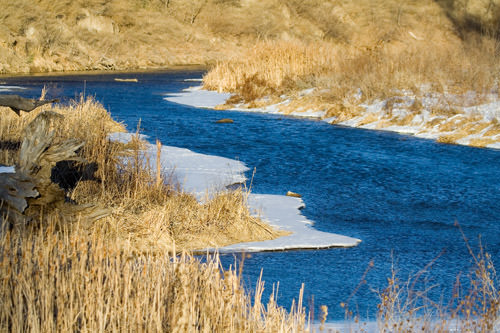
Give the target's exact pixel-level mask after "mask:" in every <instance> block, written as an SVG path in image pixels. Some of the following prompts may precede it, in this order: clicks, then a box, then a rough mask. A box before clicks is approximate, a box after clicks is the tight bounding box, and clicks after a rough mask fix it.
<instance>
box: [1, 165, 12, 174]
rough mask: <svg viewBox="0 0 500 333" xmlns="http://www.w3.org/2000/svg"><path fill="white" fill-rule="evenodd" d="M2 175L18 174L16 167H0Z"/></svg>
mask: <svg viewBox="0 0 500 333" xmlns="http://www.w3.org/2000/svg"><path fill="white" fill-rule="evenodd" d="M0 173H16V167H15V166H13V165H11V166H7V165H1V166H0Z"/></svg>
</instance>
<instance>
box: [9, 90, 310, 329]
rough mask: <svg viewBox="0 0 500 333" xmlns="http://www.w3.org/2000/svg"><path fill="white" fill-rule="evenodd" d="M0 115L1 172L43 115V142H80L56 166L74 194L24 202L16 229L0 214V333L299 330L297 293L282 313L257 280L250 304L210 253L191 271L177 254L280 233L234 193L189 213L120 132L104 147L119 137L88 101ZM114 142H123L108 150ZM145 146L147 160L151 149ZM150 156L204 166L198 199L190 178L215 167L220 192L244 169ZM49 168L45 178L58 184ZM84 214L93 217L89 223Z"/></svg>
mask: <svg viewBox="0 0 500 333" xmlns="http://www.w3.org/2000/svg"><path fill="white" fill-rule="evenodd" d="M6 89H8V90H12V89H19V88H18V87H9V88H6ZM0 113H1V114H2V117H0V138H1V141H2V154H1V163H2V164H7V165H11V164H15V163H16V149H19V146H20V145H23V144H17V143H18V142H20V141H23V140H24V139H25V136H29V133H25V128H29V124H31V122H32V121H39V119H41V118H43V117H48V118H47V119H49V120H50V132H49V133H47V136H49V137H51V138H53V143H54V144H58V143H61V144H64V142H66V141H65V140H68V139H70V140H77V141H78V140H81V141H82V142H83V143H84V145H83V147H82V148H81V150H79V151H78V152H77V153H78V161H79V164H72V163H68V164H67V165H66V168H68V170H66V171H64V172H65V173H64V175H66V176H68V175H69V176H68V178H65V179H63V180H65V181H70V180H71V179H72V177H76V184H73V185H72V186H71V185H69V184H66V183H65V184H66V185H65V186H64V189H65V194H66V196H67V198H68V200H63V201H64V202H59V201H58V202H52V201H51V200H50V198H46V200H48V201H46V202H45V203H44V204H43V203H42V204H36V203H35V201H32V200H30V199H27V202H28V208H27V209H26V210H24V211H23V213H24V216H25V217H26V223H17V222H16V223H14V222H12V221H11V220H10V219H9V215H8V214H7V215H2V232H1V233H0V254H1V255H0V257H1V258H2V264H1V265H0V276H1V277H2V280H3V282H4V283H3V284H2V287H1V288H0V295H1V297H0V298H1V300H2V301H1V304H2V306H1V311H0V327H1V328H2V330H19V331H73V330H82V329H83V330H89V331H98V330H123V329H124V328H125V329H132V330H139V331H140V330H144V329H146V330H167V331H176V330H179V331H187V330H190V329H192V328H193V327H195V328H196V329H197V330H198V329H199V330H209V331H225V330H230V331H256V330H269V331H276V330H282V329H286V330H304V329H305V326H306V315H305V313H304V308H303V306H302V295H301V294H300V295H299V297H298V303H297V306H294V307H293V308H291V309H290V311H289V312H286V311H285V310H284V309H283V308H281V307H279V306H278V305H277V304H276V302H275V301H273V299H271V300H270V301H269V302H267V303H263V302H262V299H261V297H262V290H263V288H264V285H263V282H262V281H258V282H257V288H259V290H260V292H256V293H255V294H254V296H255V297H251V296H250V295H249V293H248V292H247V291H246V290H245V289H244V287H243V283H242V281H241V272H239V271H238V270H237V269H236V268H234V269H228V270H222V271H221V268H220V267H221V266H222V264H221V262H220V259H219V257H218V256H217V255H214V256H211V257H208V258H207V259H206V261H205V262H204V263H201V262H200V260H199V259H195V258H193V257H192V256H191V255H189V254H186V252H185V250H186V249H190V248H199V247H201V246H221V245H224V244H232V243H234V242H239V241H240V242H241V241H244V240H251V239H257V240H262V239H266V238H274V237H277V236H279V235H280V234H281V233H280V232H276V231H275V230H273V229H272V228H271V227H269V226H267V225H266V224H265V223H263V222H261V220H260V219H258V218H255V217H252V216H250V214H249V212H248V208H247V206H246V200H245V194H244V193H242V191H241V190H236V191H231V192H229V191H225V192H220V191H216V192H213V193H212V196H211V197H205V200H204V201H203V202H202V203H200V202H198V200H196V198H195V197H194V196H193V195H192V194H189V193H186V192H183V191H182V190H180V189H178V188H176V184H177V183H180V184H181V185H186V184H187V183H182V181H175V180H174V179H173V178H169V176H170V175H171V174H172V173H162V171H164V170H163V169H162V168H161V165H160V167H158V168H157V169H155V170H156V171H157V173H156V174H155V175H154V176H153V173H152V172H151V170H150V169H149V164H148V163H149V162H150V161H148V158H147V156H146V155H147V153H148V151H147V149H146V150H144V148H145V145H146V144H145V142H143V141H141V140H140V139H139V136H137V137H135V136H133V135H129V134H126V133H121V134H118V138H115V139H117V140H114V141H113V140H109V139H108V136H109V135H110V133H112V132H115V131H117V130H118V131H123V130H124V128H123V126H122V125H121V124H118V123H116V122H115V121H114V120H112V119H111V117H110V115H109V113H108V112H107V111H106V110H105V109H104V108H103V107H102V105H100V104H99V103H97V102H95V101H94V100H92V99H83V98H82V99H80V100H77V101H73V102H71V103H70V105H69V106H61V105H52V106H44V107H42V108H40V109H39V110H36V111H32V112H31V113H29V114H25V113H23V114H22V115H21V116H20V117H19V116H17V115H16V114H15V113H14V112H12V111H11V110H10V109H8V108H3V107H2V108H0ZM44 119H45V118H44ZM27 126H28V127H27ZM124 136H125V137H127V139H128V140H121V142H118V141H120V140H118V139H122V138H123V137H124ZM23 142H24V141H23ZM16 147H17V148H16ZM152 148H153V151H151V153H152V154H155V156H156V154H157V153H158V150H157V149H158V148H157V147H156V146H155V147H152ZM47 152H48V153H47V156H48V157H47V158H49V159H50V158H51V153H54V152H53V151H52V150H51V148H50V147H49V149H48V150H47ZM162 152H166V153H167V154H168V155H172V158H174V156H175V154H177V157H180V159H181V160H182V161H184V162H185V163H187V162H193V158H194V159H195V160H196V161H197V162H199V165H203V164H205V165H207V163H208V165H210V166H211V168H212V169H207V168H205V169H204V171H205V172H204V173H203V172H202V174H204V175H206V174H207V171H208V173H212V175H211V176H210V175H209V176H208V178H206V177H204V176H203V175H202V177H201V178H198V179H197V180H195V181H194V184H195V185H196V184H203V186H207V187H206V189H208V188H209V187H210V188H211V186H209V184H206V183H205V182H204V181H201V179H211V180H213V179H216V178H217V179H219V178H218V176H221V175H222V173H221V170H220V165H221V164H223V165H225V166H226V169H224V170H225V171H229V172H230V174H228V177H229V178H227V177H222V178H221V179H223V180H224V181H225V182H227V183H231V184H232V183H234V182H241V181H243V179H242V178H241V177H242V176H241V174H240V172H241V171H242V170H245V168H244V167H243V166H242V165H241V164H240V163H238V162H236V161H231V160H228V159H223V158H218V157H211V158H210V157H207V156H205V155H201V154H194V153H192V152H189V151H187V150H182V149H175V148H173V147H167V148H166V150H164V151H162V150H160V152H159V155H161V153H162ZM43 156H44V157H43V158H46V155H43ZM168 157H169V158H170V157H171V156H168ZM186 158H187V161H186ZM169 160H170V159H169ZM33 163H36V161H33ZM228 163H229V165H227V164H228ZM154 164H155V165H156V163H154ZM237 166H240V169H237V170H235V169H234V167H237ZM85 167H89V168H90V169H89V171H88V172H87V173H85V174H84V175H85V176H82V174H80V173H78V174H75V175H72V174H70V173H68V172H70V171H71V169H72V168H76V171H75V172H85V171H82V170H83V169H82V168H85ZM56 169H57V168H56ZM180 169H182V167H181V168H180ZM57 170H59V171H55V176H54V177H55V178H57V176H62V175H63V174H62V170H61V169H57ZM191 170H192V169H191ZM210 170H211V171H212V172H210ZM3 171H4V172H7V173H9V174H12V173H13V172H18V170H13V169H12V168H10V169H4V170H3ZM52 171H53V173H54V170H52ZM179 171H181V170H179ZM184 171H186V170H184ZM198 171H199V170H198ZM59 172H61V173H59ZM187 173H189V171H188V172H187ZM198 174H199V172H198ZM213 174H216V176H215V177H214V175H213ZM4 175H5V174H2V176H4ZM184 175H185V176H186V177H187V176H188V175H186V174H184ZM19 177H26V175H24V176H23V175H19ZM189 178H190V177H189ZM21 179H24V178H21ZM34 181H35V183H36V179H34ZM54 181H55V180H54ZM169 181H170V182H169ZM191 181H192V180H191ZM227 183H226V184H227ZM61 186H62V185H61ZM66 186H70V187H69V188H67V187H66ZM224 187H225V186H224ZM211 189H212V188H211ZM214 190H215V189H214ZM10 191H11V193H13V192H12V191H14V190H12V189H10ZM61 191H62V190H61ZM14 192H15V191H14ZM44 199H45V198H44ZM38 205H41V206H38ZM75 207H76V208H77V210H76V211H75V210H74V209H73V208H75ZM2 208H3V206H2ZM96 210H98V211H99V212H103V211H104V212H105V213H103V214H100V215H99V216H92V214H90V213H91V212H94V211H96ZM73 212H77V213H76V214H73ZM78 212H79V213H78ZM88 212H89V214H87V213H88ZM18 221H19V220H18ZM11 222H12V223H11ZM217 230H218V231H217ZM82 277H85V279H82ZM200 300H202V301H200ZM89 309H90V310H89ZM143 311H144V313H146V314H147V315H143V314H144V313H143Z"/></svg>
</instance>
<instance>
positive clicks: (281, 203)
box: [219, 194, 361, 253]
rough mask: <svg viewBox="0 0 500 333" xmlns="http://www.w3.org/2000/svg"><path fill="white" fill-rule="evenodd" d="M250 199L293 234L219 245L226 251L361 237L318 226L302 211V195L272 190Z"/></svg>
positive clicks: (322, 244)
mask: <svg viewBox="0 0 500 333" xmlns="http://www.w3.org/2000/svg"><path fill="white" fill-rule="evenodd" d="M248 203H249V206H250V208H251V209H252V210H253V213H254V214H256V215H261V217H262V218H263V219H264V220H265V221H266V222H268V223H269V224H270V225H272V226H274V227H276V228H278V229H281V230H286V231H291V232H292V234H291V235H288V236H283V237H280V238H277V239H273V240H268V241H263V242H249V243H239V244H234V245H230V246H226V247H222V248H220V249H219V252H220V253H225V252H257V251H283V250H292V249H322V248H330V247H350V246H356V245H358V244H359V243H360V242H361V240H359V239H356V238H351V237H347V236H342V235H337V234H332V233H328V232H323V231H319V230H316V229H314V228H313V227H312V224H313V222H312V221H310V220H308V219H307V218H305V217H304V216H303V215H302V214H301V213H300V210H299V209H301V208H303V207H304V203H303V201H302V199H300V198H294V197H287V196H283V195H272V194H250V196H249V198H248Z"/></svg>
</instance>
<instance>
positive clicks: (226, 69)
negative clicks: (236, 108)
mask: <svg viewBox="0 0 500 333" xmlns="http://www.w3.org/2000/svg"><path fill="white" fill-rule="evenodd" d="M313 2H314V1H305V2H302V3H304V4H307V5H306V6H305V7H303V12H302V13H303V14H302V15H309V16H310V14H311V11H312V8H313ZM328 3H330V2H328ZM331 5H332V10H331V11H330V12H329V13H330V15H331V17H332V18H336V19H337V21H335V22H337V23H335V24H336V25H337V27H336V29H340V30H342V31H343V33H342V35H343V36H345V38H327V37H326V35H325V36H323V37H322V38H321V39H315V40H306V39H304V38H289V39H288V40H272V41H269V40H268V41H261V42H258V43H256V44H255V45H254V46H253V47H252V48H250V49H249V50H248V51H247V52H246V53H244V54H243V56H238V57H234V58H232V59H229V60H222V61H219V62H217V63H216V64H215V65H214V66H213V68H212V69H211V70H210V71H209V72H208V73H207V74H206V75H205V77H204V86H205V87H206V88H208V89H213V90H218V91H226V92H232V93H235V95H234V96H233V98H232V99H231V100H230V101H229V103H242V102H243V103H248V102H251V101H254V100H258V99H259V98H262V97H264V96H274V97H278V96H281V95H283V94H285V95H287V97H292V98H293V99H298V98H297V94H298V92H300V91H301V90H303V89H307V88H316V89H315V91H316V92H315V94H314V95H313V96H306V97H304V98H307V99H308V101H307V104H308V107H306V109H307V108H311V107H312V108H314V109H317V110H326V111H327V115H326V116H327V117H331V116H336V117H337V118H338V119H340V120H344V119H346V118H349V117H352V116H356V115H360V113H359V112H360V111H361V109H357V108H356V104H359V103H360V102H362V101H366V100H374V99H377V98H384V99H385V98H386V97H392V96H394V95H398V94H401V92H402V91H411V92H413V93H414V94H415V95H416V96H420V95H422V94H424V93H425V91H428V90H429V89H428V88H429V87H430V88H431V91H434V92H441V93H443V92H446V93H452V94H462V93H465V92H467V91H471V90H472V91H476V92H478V96H481V95H482V94H485V93H491V92H492V91H493V90H495V89H496V92H497V93H498V77H499V75H500V65H499V64H500V42H499V40H498V39H497V38H495V37H494V36H492V35H491V34H490V35H488V34H477V33H474V32H469V33H467V34H460V33H458V30H457V28H456V26H455V25H454V23H453V21H452V20H450V19H449V18H448V16H447V11H446V10H445V9H443V7H441V6H439V5H438V4H437V3H436V2H434V1H407V2H400V1H364V0H358V1H355V2H349V3H335V4H333V3H332V4H331ZM296 10H298V9H297V8H296ZM299 12H301V11H299ZM319 17H320V16H318V20H319ZM423 87H426V88H425V89H422V88H423ZM426 89H427V90H426ZM359 92H361V94H362V95H361V97H362V98H361V99H359V98H358V97H359V96H360V94H359ZM353 96H357V97H356V98H354V97H353ZM299 97H303V96H299ZM479 100H480V97H478V101H479ZM269 101H270V102H276V99H270V100H269ZM249 105H250V106H254V104H249ZM294 105H295V104H293V103H292V105H291V106H290V107H289V109H293V108H294V107H296V105H295V106H294ZM285 112H286V110H285Z"/></svg>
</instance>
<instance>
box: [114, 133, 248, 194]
mask: <svg viewBox="0 0 500 333" xmlns="http://www.w3.org/2000/svg"><path fill="white" fill-rule="evenodd" d="M133 136H134V134H131V133H113V134H111V135H110V139H111V140H113V141H119V142H122V143H127V142H129V141H130V140H131V139H132V137H133ZM145 138H146V136H142V137H141V139H145ZM143 153H144V155H143V157H144V160H146V161H148V162H149V164H150V167H151V169H152V170H153V171H155V170H156V156H157V148H156V145H153V144H147V145H146V149H145V150H144V151H143ZM160 165H161V171H162V173H163V174H164V175H167V176H170V175H172V176H173V177H174V179H172V180H173V181H174V182H178V183H179V185H180V186H181V188H182V189H183V190H184V191H186V192H189V193H192V194H194V195H196V197H197V198H203V197H204V196H205V195H206V194H210V193H215V192H217V191H222V190H224V189H226V187H227V186H230V185H233V184H241V183H243V182H245V180H246V178H245V176H244V172H245V171H247V170H248V168H247V167H246V166H245V164H243V163H242V162H240V161H236V160H232V159H229V158H225V157H220V156H211V155H205V154H199V153H195V152H193V151H191V150H189V149H185V148H178V147H172V146H162V147H161V155H160Z"/></svg>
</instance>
